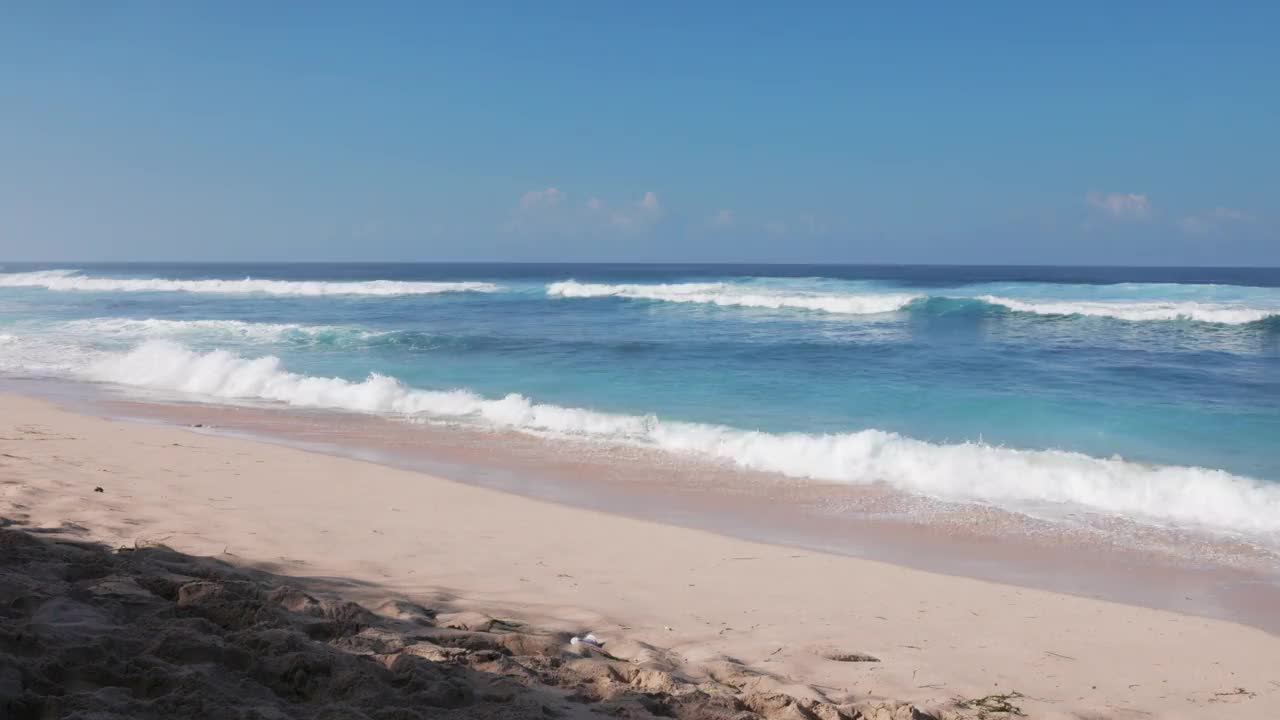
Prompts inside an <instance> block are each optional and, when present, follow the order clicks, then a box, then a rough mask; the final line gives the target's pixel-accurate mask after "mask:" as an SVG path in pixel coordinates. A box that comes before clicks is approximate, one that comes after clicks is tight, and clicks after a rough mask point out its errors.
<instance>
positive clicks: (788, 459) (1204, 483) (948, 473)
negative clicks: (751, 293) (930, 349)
mask: <svg viewBox="0 0 1280 720" xmlns="http://www.w3.org/2000/svg"><path fill="white" fill-rule="evenodd" d="M74 374H75V376H76V377H78V378H79V379H83V380H91V381H96V382H106V383H114V384H118V385H124V386H131V387H137V388H148V389H154V390H167V391H176V392H181V393H188V394H192V395H194V396H198V397H200V398H203V399H206V400H211V401H224V402H225V401H245V400H249V401H270V402H275V403H281V404H284V405H288V406H293V407H299V408H313V409H333V410H345V411H353V412H360V413H371V414H379V415H388V416H395V417H400V418H405V419H409V420H416V421H426V422H461V423H466V424H473V425H477V426H480V427H488V428H501V429H510V430H516V431H520V432H525V433H530V434H535V435H543V436H548V437H552V438H557V437H561V438H579V439H586V440H592V441H601V442H606V443H621V444H630V445H638V446H642V447H649V448H655V449H659V450H663V451H666V452H670V453H674V454H677V455H683V456H690V457H696V458H702V459H707V460H713V461H718V462H724V463H729V464H732V465H736V466H738V467H741V468H744V469H750V470H759V471H766V472H775V473H779V474H781V475H784V476H788V477H794V478H802V479H809V480H815V481H825V482H837V483H851V484H873V483H884V484H887V485H889V486H891V487H894V488H896V489H899V490H902V491H906V492H909V493H914V494H917V495H923V496H926V497H931V498H935V499H938V500H943V501H948V502H963V503H981V504H991V505H995V506H999V507H1004V508H1007V509H1011V510H1015V511H1016V510H1020V509H1023V510H1025V509H1026V508H1029V507H1034V508H1044V507H1046V506H1047V507H1057V508H1061V509H1063V511H1064V512H1067V511H1071V510H1072V509H1077V510H1084V511H1087V512H1093V513H1101V514H1106V515H1116V516H1124V517H1128V518H1130V519H1137V520H1140V521H1145V522H1148V523H1153V524H1168V523H1172V524H1176V525H1186V526H1194V527H1199V528H1207V529H1211V530H1215V531H1220V532H1227V533H1232V534H1239V533H1251V534H1258V535H1262V536H1266V537H1271V538H1272V539H1273V540H1274V536H1275V535H1276V534H1277V533H1280V485H1276V484H1270V483H1265V482H1262V481H1259V480H1256V479H1253V478H1249V477H1244V476H1239V475H1233V474H1231V473H1228V472H1225V471H1222V470H1214V469H1208V468H1201V467H1190V466H1171V465H1153V464H1144V463H1136V462H1131V461H1128V460H1124V459H1122V458H1118V457H1113V458H1098V457H1093V456H1089V455H1085V454H1081V453H1076V452H1068V451H1061V450H1052V449H1049V450H1044V449H1041V450H1032V449H1018V448H1008V447H1001V446H995V445H990V444H986V443H983V442H961V443H952V444H939V443H931V442H926V441H923V440H918V439H915V438H911V437H908V436H905V435H901V434H898V433H893V432H886V431H882V430H877V429H862V430H852V431H849V432H840V433H825V434H814V433H769V432H763V431H753V430H747V429H741V428H734V427H730V426H726V425H716V424H707V423H693V422H683V421H678V420H668V419H663V418H660V417H658V416H657V415H628V414H620V413H608V412H600V411H596V410H591V409H587V408H576V407H564V406H560V405H555V404H549V403H540V402H536V401H534V400H532V399H530V398H528V397H526V396H524V395H521V394H515V393H513V394H508V395H505V396H503V397H500V398H490V397H485V396H482V395H480V394H477V393H475V392H472V391H471V390H468V389H465V388H459V389H450V390H430V389H421V388H414V387H411V386H409V385H406V384H404V383H403V382H401V381H400V380H398V379H396V378H394V377H391V376H388V375H383V374H378V373H371V374H369V375H368V376H366V377H365V378H364V379H363V380H349V379H345V378H340V377H322V376H313V375H307V374H301V373H296V372H292V371H290V370H288V369H286V368H285V367H284V366H283V363H282V362H281V360H280V359H279V358H277V357H275V356H270V355H267V356H260V357H243V356H240V355H237V354H235V353H231V352H228V351H225V350H215V351H211V352H206V353H201V352H196V351H193V350H190V349H188V348H186V347H184V346H182V345H179V344H177V343H173V342H171V341H165V340H153V341H149V342H146V343H144V344H142V345H141V346H139V347H137V348H136V349H133V350H131V351H128V352H124V353H114V354H108V355H105V356H101V357H99V358H97V359H95V360H93V361H92V362H90V363H88V364H86V365H85V366H84V367H82V368H80V369H79V370H77V371H76V372H75V373H74Z"/></svg>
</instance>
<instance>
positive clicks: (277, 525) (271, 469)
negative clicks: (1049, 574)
mask: <svg viewBox="0 0 1280 720" xmlns="http://www.w3.org/2000/svg"><path fill="white" fill-rule="evenodd" d="M0 483H2V484H0V516H2V517H5V518H9V519H10V520H13V521H16V522H17V523H19V526H20V527H21V526H26V527H42V528H56V527H63V528H65V531H66V532H68V533H71V534H77V535H79V536H81V537H83V538H85V539H95V540H100V541H102V542H104V543H107V544H109V545H112V546H135V545H149V544H155V543H163V544H165V545H167V546H169V547H172V548H174V549H175V550H178V551H180V552H184V553H190V554H195V555H207V556H216V557H218V558H220V559H222V560H225V561H228V562H231V563H233V564H236V565H241V566H250V567H254V568H258V569H263V570H267V571H270V572H274V573H282V574H286V575H295V576H306V577H309V578H340V579H348V580H354V581H360V582H359V583H350V584H338V583H336V582H335V583H333V585H334V588H335V590H340V591H341V592H342V593H343V594H345V595H347V596H348V597H353V598H355V599H357V600H360V601H361V602H365V603H366V604H369V605H377V604H378V603H380V602H381V601H383V600H385V599H386V598H387V597H405V598H409V599H411V600H414V601H416V602H419V603H422V604H424V605H427V606H437V605H440V604H447V605H448V606H449V607H450V608H455V609H456V608H466V609H470V610H475V611H480V612H484V613H487V614H489V615H496V616H501V617H504V618H515V619H518V620H521V621H525V622H529V623H532V624H535V625H537V626H540V627H545V628H551V629H556V630H565V631H572V632H582V631H584V630H586V629H590V630H593V631H595V632H596V634H597V635H600V636H602V637H603V638H605V639H606V640H607V641H608V642H609V645H608V647H609V649H610V650H612V651H613V652H614V654H616V655H618V656H619V657H622V658H624V659H626V658H629V657H630V655H629V653H634V654H636V655H637V659H639V657H638V655H640V654H643V653H641V651H640V648H642V647H644V646H645V645H648V646H652V647H656V648H660V649H670V650H671V651H672V655H671V657H672V658H674V659H675V660H676V661H677V663H678V665H679V667H678V668H676V669H677V671H678V672H679V673H683V674H686V675H688V676H690V677H692V678H694V679H698V678H700V677H702V676H705V675H706V674H708V673H711V674H715V673H724V672H726V668H734V670H733V672H734V673H736V675H735V677H739V678H741V677H749V676H750V671H759V672H761V673H763V674H765V675H766V676H767V677H766V678H765V679H763V680H759V681H757V682H758V683H759V684H760V686H761V687H762V688H764V689H782V690H785V691H786V692H789V693H791V694H793V695H796V696H797V697H801V698H825V699H828V700H832V701H837V702H843V701H849V700H856V701H866V700H869V699H876V698H894V699H901V700H906V701H911V702H914V703H916V704H918V705H920V706H922V707H925V708H930V709H934V710H937V711H954V710H955V708H954V700H955V699H956V698H973V697H981V696H986V695H989V694H992V693H1003V692H1008V691H1017V692H1019V693H1021V694H1022V695H1024V696H1025V697H1024V698H1022V699H1020V700H1018V703H1019V704H1020V705H1021V706H1022V708H1023V709H1024V710H1025V711H1026V712H1027V713H1028V714H1030V715H1031V716H1033V717H1071V718H1076V717H1115V718H1127V717H1162V718H1163V717H1168V718H1224V717H1231V718H1270V719H1274V718H1276V717H1280V638H1277V637H1276V636H1273V635H1270V634H1267V633H1266V632H1264V631H1262V630H1258V629H1255V628H1250V627H1245V626H1241V625H1236V624H1233V623H1228V622H1223V621H1218V620H1209V619H1204V618H1199V617H1191V616H1184V615H1178V614H1174V613H1170V612H1164V611H1157V610H1151V609H1146V608H1140V607H1131V606H1126V605H1120V604H1114V603H1107V602H1102V601H1097V600H1091V599H1084V598H1079V597H1074V596H1069V595H1059V594H1053V593H1048V592H1042V591H1036V590H1030V589H1023V588H1017V587H1012V586H1005V585H998V584H993V583H987V582H982V581H977V580H970V579H965V578H957V577H950V576H944V575H937V574H932V573H927V572H922V571H918V570H910V569H905V568H901V567H897V566H893V565H887V564H883V563H877V562H872V561H867V560H860V559H855V558H849V557H842V556H834V555H823V554H820V553H815V552H809V551H797V550H792V549H788V548H782V547H774V546H768V545H761V544H757V543H751V542H745V541H741V540H736V539H731V538H726V537H722V536H718V535H714V534H710V533H706V532H701V531H696V530H688V529H682V528H676V527H669V526H664V525H657V524H653V523H648V522H643V521H639V520H633V519H628V518H623V517H617V516H612V515H606V514H601V513H596V512H591V511H587V510H582V509H576V508H569V507H564V506H559V505H554V504H549V503H545V502H540V501H536V500H531V499H527V498H522V497H517V496H513V495H507V494H503V493H500V492H495V491H492V490H486V489H482V488H477V487H472V486H468V485H464V484H460V483H456V482H452V481H449V480H444V479H440V478H435V477H431V476H428V475H424V474H420V473H413V472H407V471H402V470H396V469H392V468H387V467H383V466H380V465H374V464H369V463H363V462H358V461H354V460H347V459H342V458H334V457H330V456H326V455H319V454H313V453H308V452H304V451H300V450H295V449H289V448H283V447H279V446H274V445H269V444H265V443H257V442H252V441H248V440H242V439H235V438H226V437H219V436H216V435H211V434H208V433H205V432H201V431H193V430H188V429H183V428H174V427H165V426H152V425H141V424H135V423H127V422H113V421H108V420H103V419H99V418H92V417H86V416H81V415H76V414H73V413H69V412H66V411H62V410H59V409H56V408H54V407H53V406H51V405H50V404H49V403H47V402H45V401H41V400H34V399H28V398H22V397H14V396H3V397H0ZM98 486H100V487H102V489H103V492H101V493H97V492H94V488H95V487H98ZM1277 611H1278V612H1280V609H1278V610H1277ZM833 652H836V653H864V654H868V655H871V656H874V657H876V658H878V659H879V660H880V662H839V661H835V660H831V659H828V658H827V657H825V656H827V655H831V654H832V653H833ZM726 659H731V660H726ZM964 714H973V713H972V712H969V713H964ZM1001 716H1002V715H1000V714H996V715H993V717H1001Z"/></svg>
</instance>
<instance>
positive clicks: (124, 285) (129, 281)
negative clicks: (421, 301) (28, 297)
mask: <svg viewBox="0 0 1280 720" xmlns="http://www.w3.org/2000/svg"><path fill="white" fill-rule="evenodd" d="M0 287H36V288H45V289H47V290H57V291H82V292H190V293H218V294H224V295H244V294H260V295H294V296H312V297H316V296H318V297H324V296H334V295H374V296H393V295H436V294H440V293H453V292H494V291H496V290H497V289H498V286H496V285H494V284H493V283H487V282H407V281H404V282H402V281H397V280H360V281H330V280H266V279H256V278H248V277H247V278H244V279H241V280H223V279H208V280H174V279H166V278H111V277H90V276H86V275H81V274H80V271H78V270H41V271H38V272H25V273H7V274H0Z"/></svg>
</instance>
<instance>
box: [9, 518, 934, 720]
mask: <svg viewBox="0 0 1280 720" xmlns="http://www.w3.org/2000/svg"><path fill="white" fill-rule="evenodd" d="M321 584H324V583H323V581H318V580H313V579H304V578H289V577H282V576H278V575H272V574H268V573H264V572H259V571H250V570H245V569H242V568H236V567H233V566H231V565H228V564H226V563H223V562H220V561H217V560H212V559H208V558H196V557H192V556H188V555H183V554H180V553H177V552H174V551H173V550H170V549H167V548H163V547H149V548H141V549H121V550H115V551H113V550H110V549H108V548H106V547H104V546H101V545H98V544H93V543H86V542H78V541H72V540H67V539H64V538H62V537H60V536H52V535H50V536H42V535H39V534H33V533H32V532H28V531H24V530H18V529H13V528H4V529H0V717H4V718H6V719H12V720H37V719H38V720H47V719H51V718H69V719H70V718H76V719H80V720H89V719H93V720H108V719H115V718H121V719H123V718H130V719H131V720H133V719H141V718H165V719H166V720H169V719H171V718H211V719H224V718H225V719H227V720H233V719H234V720H258V719H261V720H276V719H280V720H284V719H286V718H321V719H327V718H332V719H335V720H336V719H338V718H342V719H344V720H345V719H348V718H350V719H352V720H360V719H366V718H367V719H368V720H417V719H419V718H448V717H457V718H463V717H465V718H544V719H545V718H569V717H586V716H593V717H598V716H601V715H605V716H613V717H622V718H646V717H655V716H656V717H670V718H687V719H699V720H701V719H708V720H709V719H712V718H734V719H735V720H754V719H757V718H763V719H765V720H782V719H783V718H786V719H787V720H807V719H808V720H855V719H857V718H872V719H880V720H902V719H914V720H924V719H926V718H933V717H937V716H936V715H929V714H926V713H924V712H923V711H921V710H919V709H917V708H915V707H912V706H910V705H902V704H894V703H878V704H865V703H864V704H861V705H859V704H856V703H843V702H841V701H840V700H839V699H833V701H832V702H823V701H821V700H814V699H798V698H796V697H793V696H791V695H787V694H784V693H780V692H777V691H776V690H772V689H770V682H769V679H768V678H767V677H762V676H758V675H755V674H752V673H751V672H750V671H748V670H746V669H745V668H743V667H741V666H740V665H735V664H734V663H733V662H732V661H731V660H728V659H726V660H725V661H724V662H723V663H722V665H723V667H721V668H717V669H715V672H712V673H709V677H713V678H715V679H707V680H702V681H700V682H694V681H692V680H689V679H686V678H684V677H682V676H681V675H680V674H679V672H678V671H677V670H676V665H675V664H673V663H670V662H666V661H665V660H664V653H663V652H662V651H661V650H659V649H657V648H647V647H643V648H627V650H628V651H634V652H629V653H628V654H631V655H633V656H632V657H629V658H625V659H624V658H621V657H615V656H614V655H613V654H611V653H610V652H607V651H606V650H605V649H602V648H596V647H592V646H589V645H586V644H581V643H579V644H571V643H570V642H569V640H570V638H569V637H568V636H567V635H563V634H560V633H546V632H539V631H538V630H536V629H533V628H529V627H525V626H521V625H519V624H516V623H512V622H504V621H502V620H499V619H495V618H492V617H488V616H484V615H480V614H477V613H466V612H456V611H454V612H444V611H443V610H440V611H439V612H437V610H436V609H432V608H427V607H422V606H420V605H416V604H413V603H410V602H406V601H390V602H387V603H385V604H384V605H382V606H380V607H377V608H372V609H370V608H366V607H364V606H361V605H359V604H357V603H354V602H351V601H348V600H343V599H340V598H334V597H329V596H328V593H326V592H325V591H324V589H323V588H320V587H317V586H318V585H321ZM615 652H620V651H615ZM947 714H948V715H950V714H951V713H947Z"/></svg>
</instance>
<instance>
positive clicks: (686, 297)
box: [547, 280, 920, 315]
mask: <svg viewBox="0 0 1280 720" xmlns="http://www.w3.org/2000/svg"><path fill="white" fill-rule="evenodd" d="M547 295H550V296H553V297H563V298H595V297H619V298H630V299H634V300H657V301H662V302H677V303H702V304H709V305H720V306H733V307H756V308H770V309H774V310H777V309H782V308H795V309H800V310H820V311H824V312H829V313H838V314H844V315H875V314H879V313H888V312H895V311H897V310H901V309H903V308H904V307H906V306H907V305H908V304H910V303H911V302H912V301H914V300H916V299H918V298H919V297H920V296H919V295H912V294H907V293H883V294H876V293H861V294H854V293H850V294H840V293H824V292H811V291H802V290H790V289H782V288H763V287H749V286H744V285H735V284H732V283H673V284H663V285H609V284H599V283H580V282H577V281H576V280H566V281H564V282H557V283H551V284H550V285H548V286H547Z"/></svg>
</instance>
